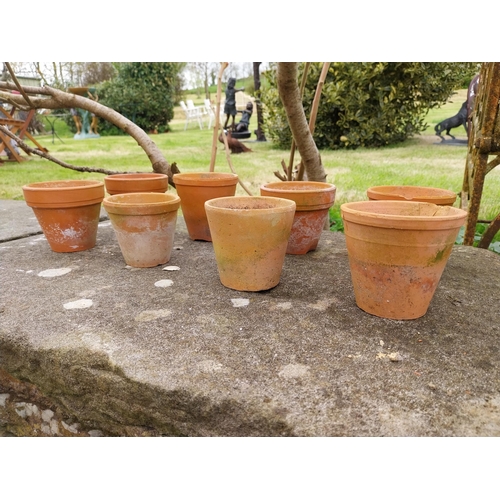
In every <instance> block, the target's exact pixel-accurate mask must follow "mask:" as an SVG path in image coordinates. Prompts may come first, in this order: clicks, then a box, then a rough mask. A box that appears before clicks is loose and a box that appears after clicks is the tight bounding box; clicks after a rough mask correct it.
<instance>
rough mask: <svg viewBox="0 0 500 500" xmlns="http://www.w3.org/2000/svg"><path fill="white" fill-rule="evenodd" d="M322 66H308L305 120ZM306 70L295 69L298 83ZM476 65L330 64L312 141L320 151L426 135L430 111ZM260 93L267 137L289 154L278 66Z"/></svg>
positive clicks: (413, 63) (287, 131)
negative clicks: (277, 80) (277, 71)
mask: <svg viewBox="0 0 500 500" xmlns="http://www.w3.org/2000/svg"><path fill="white" fill-rule="evenodd" d="M321 67H322V63H312V64H311V66H310V68H309V72H308V76H307V84H306V88H305V90H304V98H303V105H304V110H305V113H306V116H307V117H308V116H309V113H310V109H311V106H312V102H313V98H314V93H315V91H316V86H317V82H318V79H319V75H320V73H321ZM303 68H304V65H303V64H300V65H299V80H301V79H302V72H303ZM478 68H479V65H478V64H477V63H444V62H437V63H423V62H404V63H397V62H392V63H384V62H370V63H346V62H334V63H331V65H330V69H329V72H328V76H327V79H326V81H325V84H324V86H323V91H322V95H321V101H320V106H319V110H318V116H317V120H316V128H315V132H314V140H315V142H316V145H317V146H318V148H319V149H341V148H349V149H354V148H357V147H360V146H364V147H381V146H387V145H389V144H395V143H399V142H402V141H404V140H405V139H407V138H408V137H411V136H412V135H414V134H418V133H420V132H422V131H424V130H425V128H426V127H427V124H426V123H425V116H426V114H427V112H428V111H429V109H431V108H434V107H439V106H441V105H442V104H444V103H445V102H446V100H447V99H448V98H449V97H450V96H451V95H452V93H453V90H454V89H457V88H461V87H462V85H463V82H464V81H466V82H467V81H470V80H471V79H472V77H473V76H474V74H475V73H476V72H477V71H478ZM266 76H267V78H268V80H269V83H270V85H269V86H268V87H267V88H266V89H263V91H262V102H263V103H264V105H265V110H266V115H265V126H266V135H268V137H270V138H271V139H272V140H273V141H274V142H275V143H276V144H277V145H278V146H279V147H283V148H289V147H290V145H291V139H292V137H291V132H290V129H289V126H288V121H287V118H286V115H285V112H284V109H283V106H282V104H281V101H280V98H279V95H278V90H277V86H276V66H272V67H271V69H270V70H269V71H267V72H266Z"/></svg>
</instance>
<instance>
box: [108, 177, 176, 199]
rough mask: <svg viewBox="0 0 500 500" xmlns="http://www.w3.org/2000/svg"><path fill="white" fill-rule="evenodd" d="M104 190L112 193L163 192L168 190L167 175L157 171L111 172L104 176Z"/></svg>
mask: <svg viewBox="0 0 500 500" xmlns="http://www.w3.org/2000/svg"><path fill="white" fill-rule="evenodd" d="M104 184H105V185H106V191H107V192H108V193H109V194H111V195H113V194H125V193H164V192H165V191H167V190H168V176H167V175H165V174H157V173H130V174H113V175H108V176H107V177H104Z"/></svg>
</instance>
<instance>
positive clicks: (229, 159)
mask: <svg viewBox="0 0 500 500" xmlns="http://www.w3.org/2000/svg"><path fill="white" fill-rule="evenodd" d="M219 126H220V130H221V135H222V140H223V141H224V150H225V153H226V159H227V163H228V165H229V168H230V169H231V172H233V174H236V171H235V170H234V167H233V164H232V162H231V154H230V153H229V144H228V143H227V136H226V133H225V131H224V129H223V128H222V125H219ZM238 184H239V185H240V186H241V187H242V188H243V189H244V190H245V191H246V192H247V193H248V194H249V195H250V196H253V194H252V193H251V192H250V191H249V190H248V188H247V187H246V186H245V184H243V181H242V180H241V179H240V177H239V176H238Z"/></svg>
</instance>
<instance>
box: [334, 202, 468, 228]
mask: <svg viewBox="0 0 500 500" xmlns="http://www.w3.org/2000/svg"><path fill="white" fill-rule="evenodd" d="M411 209H416V210H418V211H422V210H426V211H429V212H432V211H433V210H434V213H429V214H422V215H419V214H415V215H410V214H404V213H398V212H404V211H405V210H406V211H408V210H411ZM384 210H389V211H390V212H392V213H384ZM340 211H341V214H342V218H343V219H344V220H346V221H348V222H355V223H358V224H363V225H367V226H375V227H396V228H397V227H401V228H402V229H403V228H404V229H411V228H414V227H415V228H418V229H429V230H432V229H439V228H441V227H442V226H443V225H445V226H448V227H460V226H462V225H463V223H464V222H465V219H466V218H467V212H466V211H465V210H462V209H460V208H456V207H450V206H447V205H436V204H435V203H425V202H419V201H398V200H370V201H354V202H349V203H344V204H342V205H341V206H340ZM422 223H425V224H426V225H427V226H429V225H430V226H434V225H435V226H440V227H438V228H436V227H422Z"/></svg>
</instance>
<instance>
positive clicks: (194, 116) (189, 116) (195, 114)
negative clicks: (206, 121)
mask: <svg viewBox="0 0 500 500" xmlns="http://www.w3.org/2000/svg"><path fill="white" fill-rule="evenodd" d="M188 103H189V101H188ZM179 104H180V105H181V108H182V111H184V115H185V116H186V124H185V125H184V130H186V129H187V127H188V125H189V122H191V121H192V120H196V121H197V122H198V125H199V126H200V130H201V129H202V128H203V124H202V123H201V112H200V110H199V109H198V108H195V107H194V106H193V107H192V108H191V109H190V108H189V107H188V106H186V103H185V102H184V101H181V102H180V103H179ZM192 104H193V101H191V105H192Z"/></svg>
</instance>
